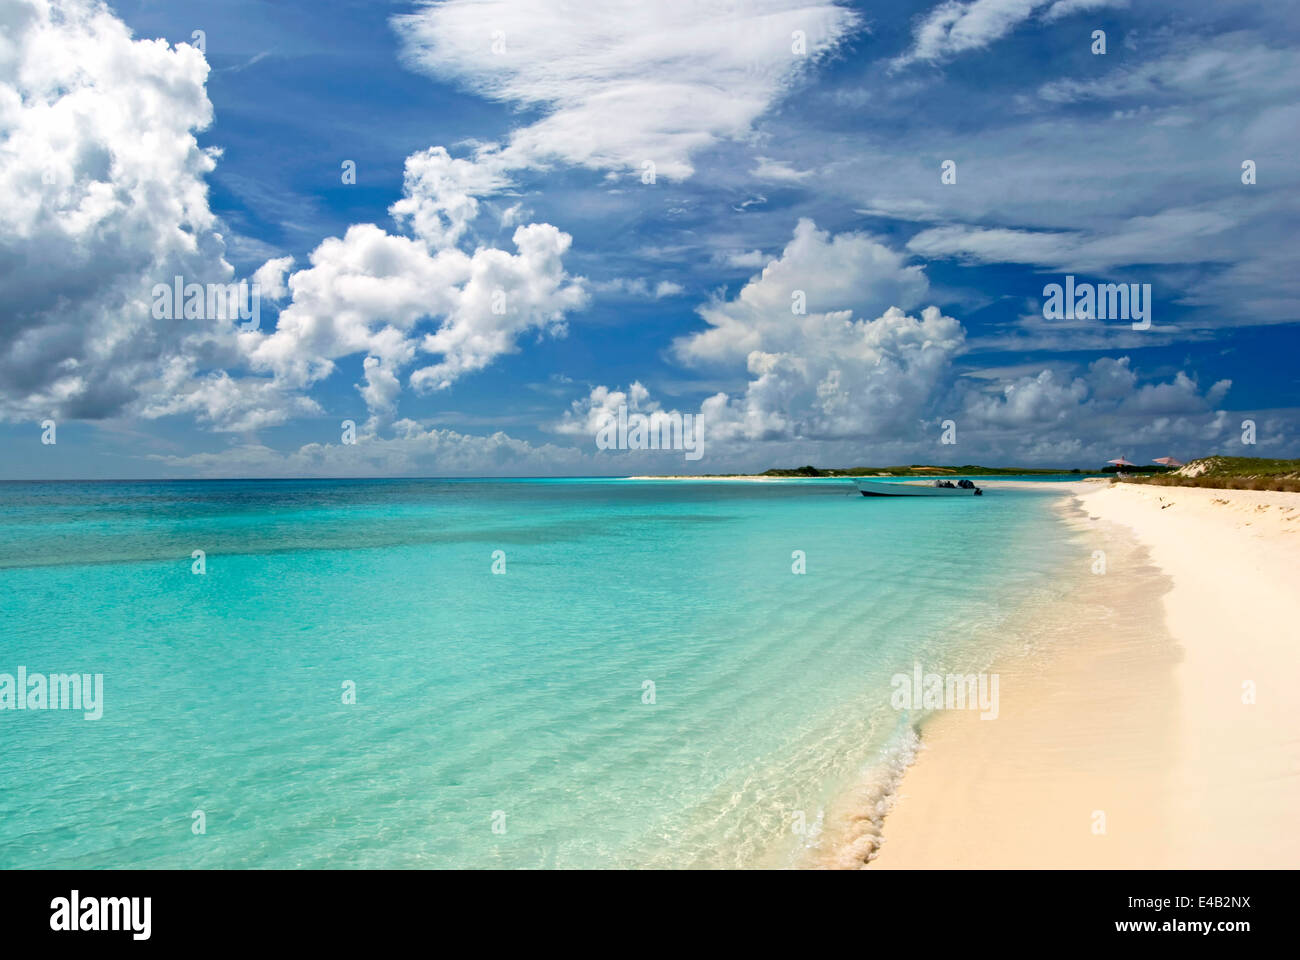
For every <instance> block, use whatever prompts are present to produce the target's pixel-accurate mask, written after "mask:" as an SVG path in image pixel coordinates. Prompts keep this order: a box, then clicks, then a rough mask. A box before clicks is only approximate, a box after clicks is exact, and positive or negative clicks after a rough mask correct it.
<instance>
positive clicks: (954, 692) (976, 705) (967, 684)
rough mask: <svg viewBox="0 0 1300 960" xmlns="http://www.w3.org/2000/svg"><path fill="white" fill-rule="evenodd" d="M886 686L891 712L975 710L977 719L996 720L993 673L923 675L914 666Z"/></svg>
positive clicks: (996, 692)
mask: <svg viewBox="0 0 1300 960" xmlns="http://www.w3.org/2000/svg"><path fill="white" fill-rule="evenodd" d="M889 685H890V686H891V687H893V688H894V692H893V693H891V694H890V695H889V705H890V706H891V707H893V708H894V709H895V710H978V711H980V719H981V720H996V719H997V718H998V675H997V674H996V673H948V674H941V673H926V672H925V671H924V670H922V668H921V665H920V664H919V663H915V664H913V666H912V672H911V674H906V673H896V674H894V675H893V677H891V678H890V680H889Z"/></svg>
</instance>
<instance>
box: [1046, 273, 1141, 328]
mask: <svg viewBox="0 0 1300 960" xmlns="http://www.w3.org/2000/svg"><path fill="white" fill-rule="evenodd" d="M1043 296H1044V297H1046V298H1047V299H1046V300H1045V301H1043V319H1044V320H1131V321H1133V329H1134V330H1149V329H1150V328H1151V284H1149V283H1100V284H1093V283H1075V282H1074V275H1073V274H1070V275H1069V276H1067V277H1066V278H1065V284H1064V285H1062V284H1059V283H1049V284H1048V285H1047V286H1045V287H1043Z"/></svg>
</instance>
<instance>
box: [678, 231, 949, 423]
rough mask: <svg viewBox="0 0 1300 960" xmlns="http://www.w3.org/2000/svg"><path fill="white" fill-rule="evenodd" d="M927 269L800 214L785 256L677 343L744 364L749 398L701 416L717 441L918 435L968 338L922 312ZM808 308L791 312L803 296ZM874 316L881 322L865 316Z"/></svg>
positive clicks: (684, 355)
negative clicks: (915, 312)
mask: <svg viewBox="0 0 1300 960" xmlns="http://www.w3.org/2000/svg"><path fill="white" fill-rule="evenodd" d="M926 289H927V283H926V280H925V276H924V273H923V272H922V270H921V268H920V267H917V266H909V265H908V264H907V262H906V258H905V257H903V256H902V255H900V254H898V253H896V252H895V251H892V250H890V249H889V248H888V247H886V246H884V245H883V244H881V243H879V242H877V241H875V240H873V239H872V238H870V237H868V236H866V235H864V234H856V233H843V234H840V235H838V236H834V237H832V236H831V235H830V234H829V233H827V232H825V231H820V230H818V229H817V228H816V225H815V224H813V223H812V221H810V220H801V221H800V222H799V224H798V225H797V226H796V228H795V231H794V237H793V238H792V239H791V241H790V243H789V244H788V245H787V246H786V248H785V250H784V251H783V252H782V253H781V255H780V256H779V257H777V258H775V259H773V260H772V261H771V262H769V263H768V264H767V266H766V267H765V268H764V269H763V271H762V273H761V274H759V275H758V276H756V277H754V278H752V279H751V280H750V281H749V282H748V283H747V284H746V285H745V286H744V287H743V288H742V289H741V291H740V292H739V294H737V296H736V297H735V298H734V299H731V300H721V299H715V300H714V301H712V302H710V303H707V304H705V305H704V306H702V307H701V308H700V310H699V313H700V316H701V317H702V318H703V319H704V320H705V322H706V323H707V324H708V329H706V330H703V331H701V332H699V333H696V334H693V335H690V336H688V337H684V338H681V339H679V340H678V341H677V342H676V343H675V344H674V350H675V352H676V354H677V356H678V358H679V359H681V360H683V361H684V362H687V363H692V364H700V363H710V364H733V365H734V364H743V365H744V369H745V371H746V372H747V374H748V375H749V378H750V380H749V383H748V386H747V387H746V389H745V392H744V394H743V395H742V396H736V397H733V396H730V395H727V394H718V395H716V396H714V397H712V398H710V399H708V400H706V401H705V403H704V406H703V413H704V416H705V423H706V426H707V427H708V429H709V432H710V435H711V437H713V438H717V439H724V440H725V439H733V440H735V439H741V438H745V439H750V440H771V439H781V438H785V439H791V438H802V439H814V440H815V439H827V438H837V437H864V436H876V437H878V438H890V437H896V436H898V435H900V434H902V433H906V432H907V431H914V430H915V429H916V427H917V424H918V422H919V419H920V418H921V417H923V416H924V415H925V413H926V411H927V409H928V407H929V405H930V403H931V401H932V398H933V396H934V394H935V392H936V390H937V389H938V388H939V386H940V385H941V383H943V382H944V380H945V378H946V377H947V374H948V371H949V366H950V363H951V360H952V357H953V356H954V355H955V354H956V352H957V351H958V350H959V349H960V347H961V345H962V341H963V337H964V334H963V331H962V328H961V324H959V323H958V322H957V321H956V320H954V319H953V318H951V317H945V316H943V315H942V313H940V311H939V310H938V308H937V307H927V308H926V309H925V310H923V311H922V312H921V316H920V317H919V318H917V317H914V316H909V315H907V314H906V313H905V312H904V311H903V310H902V309H900V307H899V305H900V304H901V305H902V306H908V307H910V306H912V305H913V304H915V303H917V302H918V301H919V299H920V298H921V297H922V296H923V295H924V294H925V292H926ZM800 297H802V298H804V300H805V302H806V313H795V312H794V309H793V307H794V305H795V304H796V303H797V302H798V298H800ZM870 318H874V319H870Z"/></svg>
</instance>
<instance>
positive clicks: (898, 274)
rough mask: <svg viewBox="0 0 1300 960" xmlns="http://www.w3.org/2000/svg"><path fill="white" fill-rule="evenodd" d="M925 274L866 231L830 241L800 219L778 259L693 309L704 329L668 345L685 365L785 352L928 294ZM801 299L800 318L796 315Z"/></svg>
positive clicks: (905, 305) (911, 302)
mask: <svg viewBox="0 0 1300 960" xmlns="http://www.w3.org/2000/svg"><path fill="white" fill-rule="evenodd" d="M928 286H929V285H928V283H927V281H926V279H925V273H924V271H923V270H922V268H921V267H919V266H909V265H908V264H907V258H906V257H905V256H903V255H902V254H899V253H897V252H895V251H893V250H891V249H889V248H888V247H886V246H885V245H884V244H882V243H879V242H877V241H875V240H873V239H872V238H871V237H869V236H867V235H866V234H861V233H841V234H839V235H838V236H836V237H831V235H830V234H829V233H828V232H826V231H823V230H818V229H817V226H816V224H814V223H813V222H812V221H811V220H808V219H803V220H800V221H799V223H798V225H797V226H796V227H795V230H794V236H793V238H792V239H791V240H790V242H789V243H788V244H787V245H786V247H785V249H784V250H783V251H782V252H781V255H780V256H779V257H776V258H773V259H771V260H769V261H768V262H767V264H766V266H764V268H763V271H762V273H761V274H759V275H758V276H756V277H754V278H752V279H751V280H750V281H749V282H748V283H747V284H745V286H744V287H743V288H742V289H741V291H740V293H739V294H738V295H737V296H736V298H735V299H734V300H715V301H712V302H710V303H707V304H705V305H704V306H702V307H700V308H699V313H700V316H701V317H703V318H704V320H705V322H706V323H708V325H709V329H707V330H705V331H703V332H700V333H696V334H693V335H691V336H689V337H685V338H682V339H680V340H678V341H677V343H676V344H675V345H674V349H675V351H676V353H677V356H678V357H679V358H680V359H681V360H683V361H685V362H687V363H699V362H727V361H736V360H743V359H745V358H746V357H747V356H748V355H749V354H750V352H751V351H754V350H765V351H773V350H784V349H787V348H789V347H790V346H792V345H794V344H797V343H801V342H804V341H805V340H807V339H808V338H809V337H810V336H812V335H814V331H816V330H818V329H821V328H826V329H828V330H832V331H838V330H839V329H840V328H842V327H844V325H845V324H846V323H847V317H848V315H849V314H852V313H854V312H856V313H857V315H858V316H868V317H873V316H878V315H880V314H881V313H883V312H884V311H885V310H886V308H888V307H893V306H898V307H903V308H908V307H912V306H914V305H915V304H917V303H918V302H920V299H921V297H923V296H924V295H925V292H926V290H927V289H928ZM800 294H802V296H803V298H804V300H805V304H804V306H805V309H806V314H805V315H796V314H795V313H794V312H793V311H794V306H795V298H796V296H798V295H800Z"/></svg>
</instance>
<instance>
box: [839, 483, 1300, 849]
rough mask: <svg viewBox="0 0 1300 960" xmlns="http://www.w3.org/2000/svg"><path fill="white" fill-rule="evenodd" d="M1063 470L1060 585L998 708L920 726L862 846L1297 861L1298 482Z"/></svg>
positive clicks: (1015, 661) (1002, 668)
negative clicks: (1067, 578) (1067, 590)
mask: <svg viewBox="0 0 1300 960" xmlns="http://www.w3.org/2000/svg"><path fill="white" fill-rule="evenodd" d="M995 484H996V482H990V486H995ZM1067 489H1068V493H1069V494H1070V496H1068V497H1063V498H1062V509H1063V510H1065V511H1067V514H1068V515H1069V517H1070V523H1071V524H1072V525H1073V526H1074V527H1075V529H1076V530H1077V532H1078V534H1079V540H1078V545H1079V549H1080V566H1079V573H1078V574H1077V576H1078V589H1077V591H1073V592H1072V594H1071V598H1070V600H1069V602H1068V603H1066V604H1065V605H1064V606H1063V608H1062V609H1059V610H1051V611H1043V612H1042V616H1041V619H1038V618H1036V619H1035V621H1034V622H1035V626H1036V628H1040V629H1038V631H1037V632H1038V637H1037V641H1036V642H1035V644H1034V646H1033V650H1032V651H1030V652H1026V653H1025V654H1023V655H1017V656H1011V657H1008V658H1007V659H1006V661H1005V662H1004V663H1002V664H999V665H998V667H997V669H998V672H999V673H1000V675H1001V678H1002V695H1001V700H1002V704H1001V713H1000V716H999V718H998V719H997V720H996V721H991V722H989V721H981V720H980V719H979V718H978V717H977V715H975V714H973V713H970V712H962V711H954V712H952V713H946V714H940V715H939V716H937V717H935V718H934V720H933V721H932V722H931V723H929V724H928V725H927V726H926V728H925V732H924V737H923V741H924V743H923V747H922V750H921V752H920V755H919V757H918V759H917V761H916V762H915V763H914V764H913V765H912V767H911V768H910V769H909V770H908V771H907V773H906V774H905V775H904V777H903V780H902V783H901V786H900V788H899V790H898V792H897V794H896V796H895V798H894V806H893V808H892V810H891V812H889V814H888V816H887V817H886V819H885V821H884V826H883V845H882V846H881V848H880V850H879V853H878V856H877V857H876V858H875V859H874V860H873V861H872V863H871V866H872V867H877V868H878V867H894V868H910V867H945V866H951V867H1031V866H1044V867H1074V866H1078V867H1110V866H1115V867H1300V831H1297V830H1296V829H1295V817H1296V812H1297V811H1298V810H1300V701H1298V700H1297V698H1296V697H1295V696H1294V690H1293V687H1292V684H1293V683H1294V682H1295V678H1296V675H1297V665H1298V664H1300V589H1298V588H1300V494H1288V493H1264V492H1254V491H1236V490H1212V489H1202V488H1187V487H1157V486H1139V485H1133V484H1118V485H1110V484H1105V485H1102V484H1097V483H1091V484H1090V483H1078V484H1070V485H1069V486H1068V488H1067ZM1063 492H1066V491H1063ZM1096 550H1101V551H1104V552H1105V555H1106V557H1105V559H1106V572H1105V573H1104V574H1102V575H1096V574H1093V573H1092V564H1093V562H1094V560H1093V552H1094V551H1096ZM1071 575H1074V574H1071ZM1252 700H1253V702H1250V701H1252ZM859 862H860V860H859Z"/></svg>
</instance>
